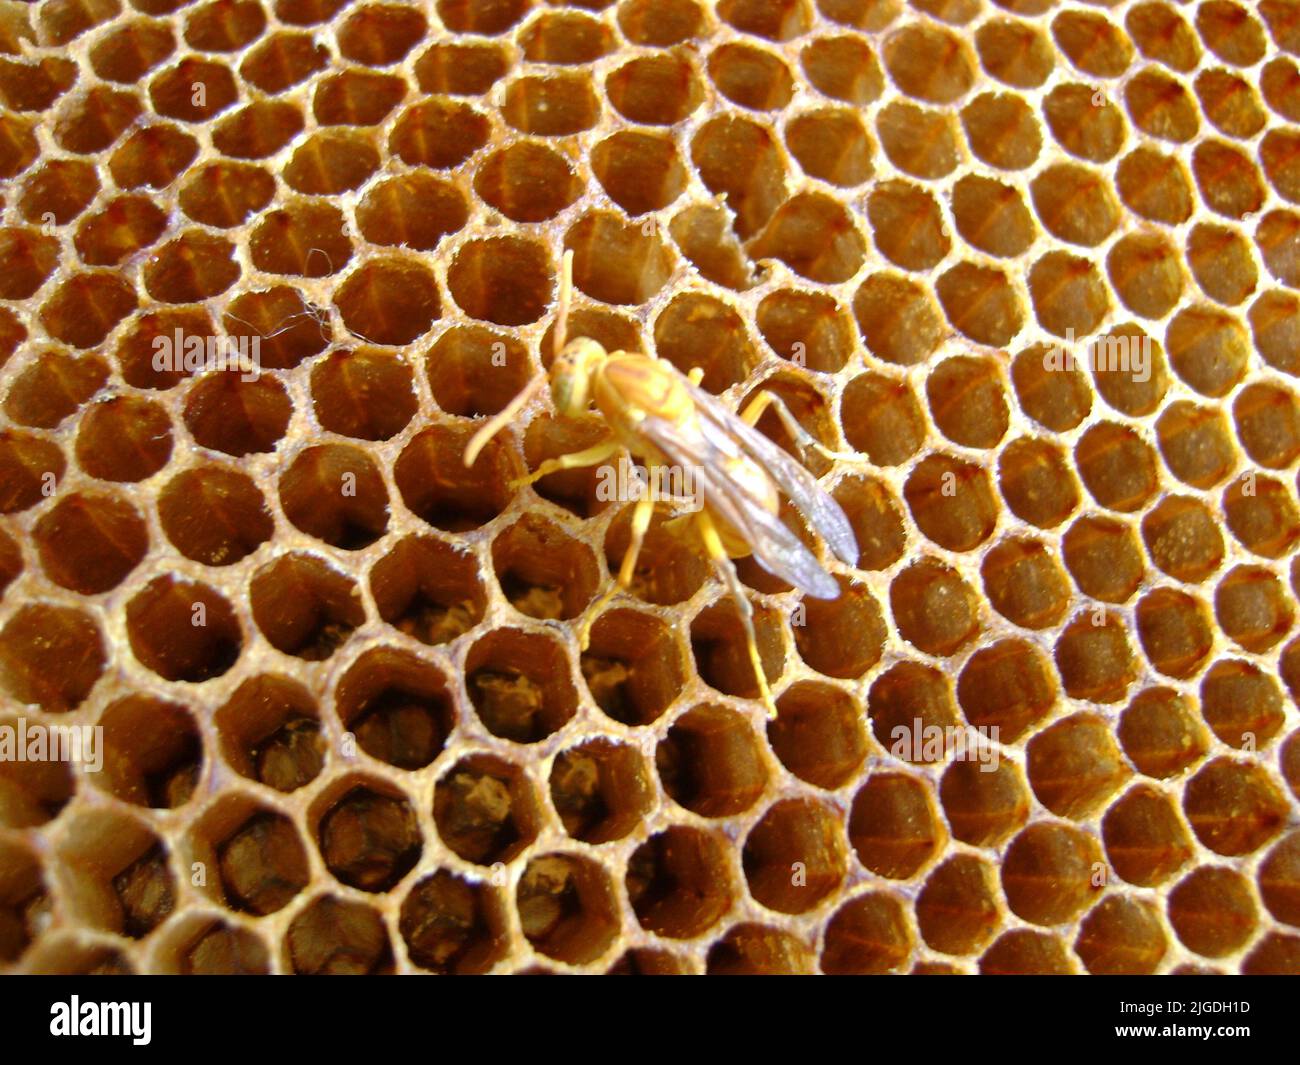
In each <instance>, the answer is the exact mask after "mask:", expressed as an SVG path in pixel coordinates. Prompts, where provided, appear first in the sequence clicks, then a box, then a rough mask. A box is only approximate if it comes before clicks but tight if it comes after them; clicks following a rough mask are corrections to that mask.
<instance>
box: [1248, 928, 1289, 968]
mask: <svg viewBox="0 0 1300 1065" xmlns="http://www.w3.org/2000/svg"><path fill="white" fill-rule="evenodd" d="M1241 972H1242V974H1243V975H1247V976H1255V975H1259V976H1294V975H1295V974H1296V973H1297V972H1300V936H1284V935H1279V934H1278V933H1276V932H1274V933H1272V934H1270V935H1267V936H1264V937H1263V938H1262V939H1261V940H1260V941H1259V945H1258V946H1257V947H1255V949H1254V950H1252V951H1251V952H1250V953H1249V954H1248V955H1246V957H1245V958H1243V959H1242V962H1241Z"/></svg>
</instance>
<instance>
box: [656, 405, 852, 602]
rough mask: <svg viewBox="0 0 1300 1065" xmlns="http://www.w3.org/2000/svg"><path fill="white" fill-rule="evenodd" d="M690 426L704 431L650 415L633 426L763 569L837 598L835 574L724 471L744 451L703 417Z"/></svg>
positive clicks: (809, 590) (819, 595) (805, 588)
mask: <svg viewBox="0 0 1300 1065" xmlns="http://www.w3.org/2000/svg"><path fill="white" fill-rule="evenodd" d="M696 427H698V428H699V429H702V430H705V431H704V432H703V433H701V432H694V431H690V430H687V429H683V428H682V427H681V426H679V425H677V424H676V423H675V422H671V421H669V420H668V419H666V418H659V417H654V416H650V417H647V418H645V419H643V420H642V421H641V423H640V425H639V426H638V428H639V430H640V432H641V433H642V434H643V435H644V437H645V438H646V440H647V441H648V442H650V443H652V444H653V445H654V446H655V447H656V448H657V449H658V450H659V451H660V453H661V454H662V455H663V457H664V458H665V459H667V461H668V462H669V463H670V464H672V465H676V466H678V467H681V468H691V469H692V470H693V471H694V473H695V477H696V482H697V484H698V485H699V489H700V495H701V498H702V499H703V500H704V501H705V502H706V503H707V504H708V506H709V508H710V509H711V510H712V511H713V512H714V513H715V514H716V515H717V516H718V517H719V518H721V519H722V520H723V521H725V522H726V523H727V524H728V525H730V526H731V527H732V528H733V529H735V530H736V531H737V532H738V533H740V534H741V535H742V536H743V537H744V539H745V542H746V543H747V544H749V546H750V548H751V549H752V551H753V554H754V558H755V560H756V561H757V562H758V563H759V565H761V566H762V567H763V568H764V569H765V570H767V572H768V573H771V574H772V575H773V576H776V577H779V578H781V580H783V581H785V582H786V583H787V584H791V585H793V586H794V587H796V588H799V589H801V590H802V591H804V592H806V593H807V594H809V595H812V596H814V597H816V598H818V599H834V598H835V597H836V596H838V595H839V594H840V589H839V585H838V584H837V583H836V582H835V578H834V577H832V576H831V575H830V574H829V573H827V572H826V571H825V570H824V569H822V567H821V563H819V562H818V561H817V559H816V558H815V557H814V556H813V554H812V553H811V552H810V551H809V550H808V549H807V548H806V547H804V545H803V543H802V541H800V539H799V538H798V537H797V536H796V535H795V534H794V533H793V532H791V531H790V529H789V528H788V527H787V526H786V524H785V523H784V522H783V521H781V519H780V518H779V517H778V516H777V515H775V514H772V513H771V512H770V511H768V510H767V508H766V506H765V501H764V500H762V499H760V498H759V497H758V496H756V495H755V494H754V491H753V489H752V488H751V487H749V486H748V485H746V484H744V483H742V482H741V481H738V480H736V479H734V478H732V477H729V476H728V475H727V470H726V462H727V460H729V459H731V460H736V459H741V460H743V459H746V458H748V456H747V455H746V454H745V452H744V450H743V449H742V448H741V447H740V446H739V445H738V443H737V442H736V441H735V440H733V439H730V438H729V437H728V436H727V435H726V432H725V430H724V429H720V428H716V427H713V426H711V425H710V424H709V423H707V422H705V421H703V420H698V421H694V422H693V423H692V428H696ZM751 461H752V460H751ZM855 557H856V556H855Z"/></svg>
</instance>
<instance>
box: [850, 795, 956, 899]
mask: <svg viewBox="0 0 1300 1065" xmlns="http://www.w3.org/2000/svg"><path fill="white" fill-rule="evenodd" d="M848 833H849V842H850V843H851V844H852V845H853V850H854V852H855V853H856V854H857V856H858V860H859V861H860V862H861V863H862V864H863V865H865V866H866V867H867V868H868V869H870V870H871V871H872V872H873V873H875V874H876V875H877V876H883V877H888V878H889V879H891V880H908V879H911V878H912V877H913V876H915V875H916V874H917V873H918V872H919V871H920V870H921V869H922V868H923V867H924V866H925V865H926V864H927V863H928V862H929V861H930V859H932V858H933V857H935V856H936V855H938V854H939V853H940V852H941V851H942V850H943V844H944V838H945V833H944V830H943V825H942V824H941V822H940V821H939V819H938V817H936V811H935V809H934V804H933V801H932V796H931V794H930V789H929V788H928V787H927V786H926V785H925V783H924V782H923V781H921V780H920V779H918V778H917V777H914V776H910V775H908V774H906V773H881V772H878V773H873V774H872V775H871V776H870V777H869V778H868V779H867V782H866V783H865V784H863V785H862V787H861V788H860V789H859V790H858V793H857V795H856V796H854V799H853V808H852V810H851V811H850V813H849V823H848Z"/></svg>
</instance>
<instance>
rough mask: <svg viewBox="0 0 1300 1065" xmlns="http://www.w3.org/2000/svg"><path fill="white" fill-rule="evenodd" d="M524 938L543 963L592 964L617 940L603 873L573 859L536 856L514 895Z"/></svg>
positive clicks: (615, 920) (614, 914) (611, 896)
mask: <svg viewBox="0 0 1300 1065" xmlns="http://www.w3.org/2000/svg"><path fill="white" fill-rule="evenodd" d="M515 907H516V909H517V910H518V912H519V923H520V926H521V928H522V930H523V933H524V936H525V938H527V940H528V942H529V943H531V944H532V946H533V949H534V950H537V951H539V952H540V953H542V954H545V955H546V956H547V957H548V958H554V959H556V960H557V961H562V962H567V963H568V964H570V965H585V964H587V963H588V962H592V961H595V960H596V959H597V958H599V957H600V956H601V955H602V954H604V953H605V952H606V951H607V950H608V949H609V948H610V946H611V945H612V944H613V942H614V940H615V938H616V937H617V935H618V930H619V915H618V903H617V902H616V900H615V898H614V892H613V889H612V887H611V885H610V883H609V880H608V877H607V875H606V873H605V870H604V869H602V868H601V866H600V865H598V864H597V863H596V862H594V861H592V860H591V859H590V858H585V857H581V856H579V855H576V854H547V855H539V856H538V857H536V858H534V859H532V861H530V862H529V863H528V867H527V868H526V869H525V870H524V873H523V876H521V877H520V879H519V886H518V887H517V888H516V891H515Z"/></svg>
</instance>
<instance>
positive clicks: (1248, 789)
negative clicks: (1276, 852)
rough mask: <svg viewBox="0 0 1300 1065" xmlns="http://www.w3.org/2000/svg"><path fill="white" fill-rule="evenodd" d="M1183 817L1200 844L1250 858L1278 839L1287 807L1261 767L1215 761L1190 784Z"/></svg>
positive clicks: (1217, 759) (1198, 773) (1270, 777)
mask: <svg viewBox="0 0 1300 1065" xmlns="http://www.w3.org/2000/svg"><path fill="white" fill-rule="evenodd" d="M1183 812H1184V813H1185V814H1186V815H1187V820H1188V822H1189V823H1190V824H1191V826H1192V831H1193V832H1195V833H1196V838H1197V839H1199V840H1200V841H1201V842H1202V843H1203V844H1205V846H1207V847H1209V848H1210V850H1212V851H1214V852H1215V853H1216V854H1223V855H1227V856H1229V857H1232V856H1235V855H1239V854H1251V853H1253V852H1254V851H1257V850H1259V848H1260V847H1262V846H1264V844H1265V843H1267V842H1268V841H1269V840H1270V839H1272V838H1273V837H1274V836H1275V835H1277V833H1278V832H1279V831H1281V829H1282V827H1283V825H1284V824H1285V821H1286V818H1287V813H1288V806H1287V801H1286V798H1285V797H1284V796H1283V794H1282V792H1281V791H1280V790H1279V788H1278V786H1277V784H1276V783H1275V782H1274V780H1273V778H1272V776H1270V775H1269V773H1268V771H1267V770H1266V769H1264V767H1263V766H1260V765H1256V764H1253V763H1251V762H1244V761H1237V760H1235V759H1232V758H1215V759H1214V760H1213V761H1211V762H1208V763H1207V764H1206V765H1205V766H1203V767H1202V768H1201V769H1200V770H1199V771H1198V772H1197V773H1196V775H1195V776H1193V777H1192V778H1191V779H1190V780H1188V782H1187V786H1186V788H1184V790H1183Z"/></svg>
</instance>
